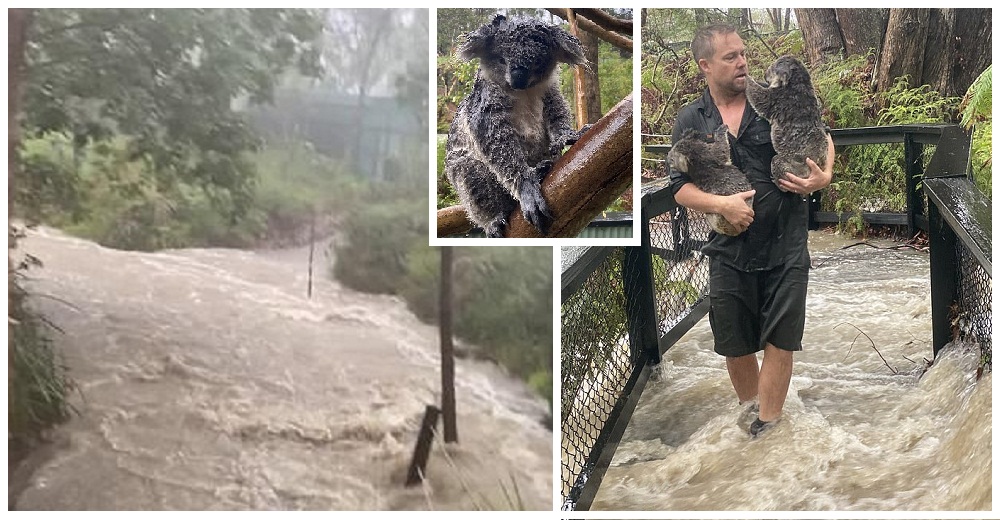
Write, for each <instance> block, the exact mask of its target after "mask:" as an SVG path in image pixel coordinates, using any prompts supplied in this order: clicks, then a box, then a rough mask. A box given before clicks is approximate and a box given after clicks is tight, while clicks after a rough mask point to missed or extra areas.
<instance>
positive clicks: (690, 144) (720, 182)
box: [667, 125, 753, 236]
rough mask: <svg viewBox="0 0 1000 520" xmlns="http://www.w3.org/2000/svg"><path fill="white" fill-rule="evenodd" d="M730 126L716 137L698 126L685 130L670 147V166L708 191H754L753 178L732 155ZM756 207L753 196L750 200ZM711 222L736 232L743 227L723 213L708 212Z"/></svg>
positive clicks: (728, 232)
mask: <svg viewBox="0 0 1000 520" xmlns="http://www.w3.org/2000/svg"><path fill="white" fill-rule="evenodd" d="M728 136H729V127H727V126H726V125H722V126H720V127H719V128H717V129H716V130H715V135H714V137H713V138H707V139H706V138H705V137H703V136H702V135H700V134H699V133H698V132H697V131H696V130H695V129H693V128H692V129H689V130H687V131H685V132H684V133H683V134H682V135H681V138H680V139H678V140H677V142H676V143H674V145H673V146H671V147H670V152H669V153H668V154H667V162H668V163H669V164H670V168H671V169H673V170H677V171H680V172H684V173H686V174H687V176H688V177H690V178H691V182H693V183H694V185H695V186H697V187H698V188H700V189H701V191H704V192H706V193H712V194H715V195H733V194H736V193H742V192H744V191H750V190H751V189H752V188H751V187H750V181H749V180H747V176H746V175H745V174H744V173H743V172H741V171H740V169H739V168H737V167H736V166H733V163H732V160H731V159H730V157H729V137H728ZM746 202H747V206H750V207H751V208H753V199H749V200H747V201H746ZM705 217H706V218H707V220H708V225H709V226H711V227H712V229H714V230H715V231H716V232H717V233H722V234H724V235H730V236H736V235H739V234H740V231H739V230H737V229H736V226H734V225H732V224H731V223H730V222H729V221H728V220H726V219H725V217H723V216H722V215H719V214H717V213H708V214H706V215H705Z"/></svg>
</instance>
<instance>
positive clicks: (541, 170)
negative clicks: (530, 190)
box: [535, 159, 555, 182]
mask: <svg viewBox="0 0 1000 520" xmlns="http://www.w3.org/2000/svg"><path fill="white" fill-rule="evenodd" d="M554 164H555V161H553V160H551V159H545V160H542V161H539V162H538V164H536V165H535V173H536V174H538V182H541V181H542V179H544V178H545V176H546V175H548V174H549V172H550V171H551V170H552V166H553V165H554Z"/></svg>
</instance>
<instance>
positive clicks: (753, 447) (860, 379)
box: [592, 233, 993, 510]
mask: <svg viewBox="0 0 1000 520" xmlns="http://www.w3.org/2000/svg"><path fill="white" fill-rule="evenodd" d="M847 244H849V243H848V242H846V241H844V240H842V239H840V238H837V237H835V236H832V235H827V234H818V233H816V234H812V236H811V238H810V249H811V251H813V253H812V257H813V265H814V267H815V268H814V269H813V270H812V272H811V274H810V283H809V297H808V300H807V318H806V331H805V337H804V339H803V346H804V351H803V352H801V353H796V355H795V361H794V368H793V376H792V383H791V388H790V390H789V392H788V400H787V401H786V403H785V408H784V414H783V418H782V420H781V421H780V422H779V423H778V424H777V425H776V426H775V428H774V429H773V430H771V431H769V432H768V433H766V434H765V435H763V436H761V437H760V438H758V439H755V440H750V439H749V435H748V434H747V433H746V427H747V424H748V423H749V421H750V420H751V419H752V416H749V415H748V414H743V413H742V412H743V410H742V407H740V406H739V405H738V404H737V403H736V397H735V393H734V391H733V389H732V386H731V384H730V382H729V378H728V375H727V373H726V370H725V365H724V362H723V358H721V357H719V356H717V355H716V354H715V353H714V352H712V344H713V342H712V333H711V329H710V328H709V324H708V320H707V319H704V320H702V321H701V322H700V323H699V324H698V325H697V326H695V327H694V328H693V329H692V330H691V331H689V332H688V334H687V335H685V336H684V338H682V339H681V340H680V342H678V344H677V345H675V346H674V347H673V348H671V349H670V350H669V351H668V352H667V353H666V354H665V356H664V359H663V362H662V363H661V364H660V366H659V367H658V368H657V370H656V372H655V373H654V376H653V377H652V378H651V380H650V382H649V383H648V384H647V386H646V388H645V391H644V392H643V394H642V397H641V399H640V401H639V403H638V405H637V407H636V410H635V413H634V415H633V417H632V420H631V422H630V423H629V426H628V428H627V430H626V431H625V434H624V437H623V439H622V442H621V445H620V446H619V448H618V450H617V451H616V453H615V457H614V460H613V462H612V465H611V467H610V468H609V469H608V472H607V474H606V476H605V478H604V481H603V484H602V487H601V489H600V491H599V492H598V494H597V497H596V499H595V501H594V503H593V507H592V508H593V509H603V510H942V509H943V510H969V509H971V510H982V509H985V510H989V509H991V507H992V446H991V439H992V400H993V394H992V375H991V374H987V375H985V376H984V377H983V378H982V379H981V380H979V381H978V382H977V381H976V378H975V374H976V367H977V363H978V351H977V350H976V349H974V348H968V346H967V345H952V346H950V347H948V348H947V349H946V350H945V351H943V352H942V354H941V356H940V357H939V358H938V360H937V361H936V362H935V363H934V365H933V366H932V367H931V368H930V369H929V370H926V372H925V371H924V367H925V365H926V362H925V358H931V357H932V350H931V316H930V283H929V278H928V256H927V254H926V253H922V252H917V251H912V250H887V249H874V248H869V247H866V246H858V247H851V248H848V249H841V247H843V246H844V245H847ZM883 245H889V244H883ZM862 331H863V332H864V334H865V335H867V337H866V336H865V335H859V332H862ZM869 338H870V341H869ZM872 343H874V348H873V346H872ZM876 349H877V351H876ZM879 353H881V357H880V355H879ZM882 357H884V358H885V361H883V360H882ZM887 365H888V366H887ZM890 367H891V368H890Z"/></svg>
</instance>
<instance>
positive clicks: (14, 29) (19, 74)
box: [7, 9, 33, 224]
mask: <svg viewBox="0 0 1000 520" xmlns="http://www.w3.org/2000/svg"><path fill="white" fill-rule="evenodd" d="M32 14H33V13H32V11H31V10H30V9H10V10H8V11H7V223H8V224H9V223H10V216H11V215H13V214H14V209H13V208H14V183H15V178H16V177H17V171H18V167H19V166H20V162H19V161H18V153H17V152H18V150H19V149H20V147H21V125H20V121H19V119H18V118H19V117H20V115H21V97H22V93H23V92H24V79H25V63H24V51H25V46H26V44H27V41H28V26H29V25H31V18H32Z"/></svg>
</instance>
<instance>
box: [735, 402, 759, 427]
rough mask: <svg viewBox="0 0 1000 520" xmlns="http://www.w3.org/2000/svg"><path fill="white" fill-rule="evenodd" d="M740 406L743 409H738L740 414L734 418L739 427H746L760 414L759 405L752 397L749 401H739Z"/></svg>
mask: <svg viewBox="0 0 1000 520" xmlns="http://www.w3.org/2000/svg"><path fill="white" fill-rule="evenodd" d="M740 406H741V407H743V409H742V410H740V415H739V417H737V418H736V424H737V425H738V426H739V427H740V429H746V428H747V427H749V426H750V423H751V422H753V420H754V419H755V418H756V417H757V416H758V415H759V414H760V405H759V404H758V403H757V400H756V399H752V400H749V401H743V402H742V403H740Z"/></svg>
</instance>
